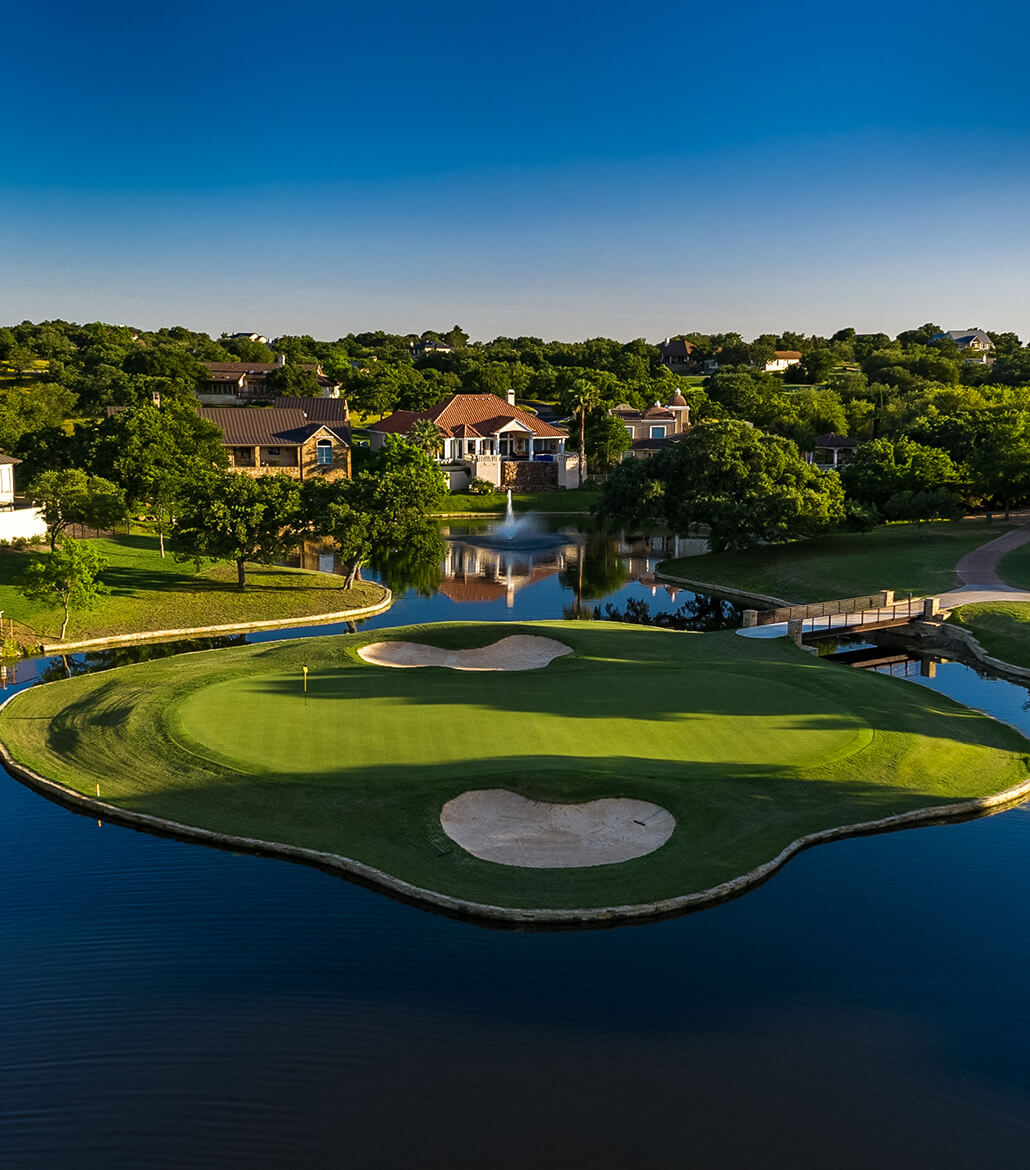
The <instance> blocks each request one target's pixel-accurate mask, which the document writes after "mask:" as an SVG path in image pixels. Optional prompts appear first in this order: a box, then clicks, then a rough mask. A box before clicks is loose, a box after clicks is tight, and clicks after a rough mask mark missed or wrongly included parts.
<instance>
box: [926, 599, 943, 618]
mask: <svg viewBox="0 0 1030 1170" xmlns="http://www.w3.org/2000/svg"><path fill="white" fill-rule="evenodd" d="M940 600H941V599H940V598H939V597H924V598H923V617H924V618H932V617H936V616H937V614H938V612H939V610H938V609H937V605H938V603H939V602H940Z"/></svg>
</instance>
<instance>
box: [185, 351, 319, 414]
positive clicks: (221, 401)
mask: <svg viewBox="0 0 1030 1170" xmlns="http://www.w3.org/2000/svg"><path fill="white" fill-rule="evenodd" d="M203 364H204V365H205V366H207V368H208V370H210V372H211V377H210V380H209V381H208V382H207V383H205V384H204V385H203V386H201V387H200V388H199V389H198V390H197V398H198V399H199V400H200V402H202V403H203V404H204V405H205V406H219V405H231V404H232V403H234V402H254V401H261V400H262V399H267V398H269V397H270V394H269V392H267V391H266V390H265V385H264V383H265V379H266V378H267V377H268V375H269V374H270V373H271V372H272V371H273V370H276V369H281V368H282V367H283V366H285V365H286V357H285V355H283V354H280V355H279V357H278V358H277V359H276V360H275V361H274V362H204V363H203ZM300 368H301V369H302V370H309V371H310V372H311V373H313V374H314V375H315V377H316V378H317V379H318V384H319V386H320V388H321V390H322V393H323V395H324V396H325V397H326V398H336V397H337V396H338V395H339V393H340V383H339V382H335V381H333V379H332V378H330V377H329V376H328V375H327V374H326V373H325V372H324V371H323V370H322V367H321V366H320V365H318V364H317V363H314V364H312V363H308V364H302V365H301V367H300Z"/></svg>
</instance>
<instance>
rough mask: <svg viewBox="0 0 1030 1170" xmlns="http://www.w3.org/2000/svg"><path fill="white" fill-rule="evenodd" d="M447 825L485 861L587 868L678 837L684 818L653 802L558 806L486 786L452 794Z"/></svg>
mask: <svg viewBox="0 0 1030 1170" xmlns="http://www.w3.org/2000/svg"><path fill="white" fill-rule="evenodd" d="M440 826H441V827H442V829H443V831H444V832H445V833H446V834H447V836H448V837H450V839H451V840H452V841H453V842H454V843H455V844H456V845H460V846H461V848H462V849H464V850H465V851H466V852H467V853H471V854H472V856H473V857H478V858H479V859H480V860H481V861H493V862H496V863H497V864H498V865H513V866H519V867H522V868H524V869H579V868H582V867H585V866H590V865H613V864H615V863H617V862H620V861H632V860H633V859H634V858H635V857H645V856H646V855H647V854H648V853H653V852H654V851H655V850H656V849H660V848H661V846H662V845H664V844H665V842H666V841H668V839H669V838H670V837H671V836H672V831H673V829H675V828H676V818H675V817H674V816H673V815H672V813H671V812H669V810H668V809H665V808H662V807H661V805H658V804H652V803H651V802H650V801H647V800H631V799H629V798H625V797H605V798H602V799H600V800H589V801H586V802H584V803H582V804H552V803H551V802H550V801H542V800H528V799H527V798H526V797H524V796H520V795H519V794H518V793H517V792H509V791H508V790H507V789H506V788H478V789H474V790H472V791H469V792H463V793H462V794H461V795H460V796H456V797H455V798H454V799H453V800H449V801H448V802H447V803H446V804H445V805H444V806H443V809H442V810H441V812H440Z"/></svg>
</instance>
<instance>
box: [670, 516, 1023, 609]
mask: <svg viewBox="0 0 1030 1170" xmlns="http://www.w3.org/2000/svg"><path fill="white" fill-rule="evenodd" d="M1009 528H1010V525H1006V524H1000V523H999V524H987V523H985V522H983V521H979V520H969V521H965V520H961V521H953V522H942V523H937V524H888V525H884V526H882V527H880V528H876V529H874V530H873V531H872V532H855V533H841V534H839V535H836V536H823V537H819V538H818V539H816V540H799V541H796V542H794V543H793V544H778V545H769V546H767V547H763V548H756V549H751V550H749V551H747V552H724V553H710V554H708V555H707V556H700V557H679V558H678V559H676V560H669V561H663V562H662V563H661V564H660V565H659V566H658V568H659V571H660V572H663V573H669V574H671V575H672V576H674V577H686V578H689V579H690V580H693V581H704V582H707V583H708V584H711V585H723V586H725V587H726V588H728V589H740V590H744V591H747V590H753V591H754V592H756V593H762V594H766V595H768V596H771V597H779V598H782V599H783V600H784V601H789V602H808V601H830V600H835V599H836V598H839V597H860V596H862V595H863V594H866V593H873V592H875V591H876V590H878V589H894V590H896V591H897V592H898V594H899V595H901V594H904V593H907V592H909V591H911V592H912V593H914V594H916V595H917V596H922V595H925V594H929V593H943V592H946V591H947V590H949V589H952V588H954V586H955V583H956V580H955V565H956V564H957V563H958V562H959V560H960V559H961V558H962V557H963V556H964V555H965V554H966V553H967V552H969V551H970V550H971V549H974V548H977V547H978V546H979V545H981V544H986V543H987V541H989V540H993V539H994V537H996V536H1001V535H1002V533H1004V532H1007V531H1008V530H1009ZM1013 555H1015V554H1013ZM1028 555H1030V554H1028ZM1027 565H1028V570H1030V561H1028V562H1027ZM1027 576H1028V578H1030V571H1028V574H1027Z"/></svg>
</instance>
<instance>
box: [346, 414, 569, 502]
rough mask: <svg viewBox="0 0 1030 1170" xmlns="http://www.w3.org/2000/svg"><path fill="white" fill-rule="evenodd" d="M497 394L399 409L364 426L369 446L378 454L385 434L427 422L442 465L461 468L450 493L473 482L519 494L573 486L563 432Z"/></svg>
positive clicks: (454, 475) (405, 431)
mask: <svg viewBox="0 0 1030 1170" xmlns="http://www.w3.org/2000/svg"><path fill="white" fill-rule="evenodd" d="M514 397H515V394H514V391H509V392H508V401H507V402H506V401H505V400H504V399H503V398H498V397H497V395H496V394H452V395H451V396H450V398H447V399H445V400H444V401H443V402H438V403H437V404H436V405H435V406H433V407H431V408H430V409H429V410H421V411H412V410H398V411H396V412H395V413H393V414H391V415H390V416H389V417H388V418H384V419H382V420H381V421H379V422H377V423H372V425H371V426H370V427H369V428H368V434H369V446H370V447H371V448H372V449H373V450H379V448H380V447H382V445H383V443H384V442H385V441H386V436H387V435H407V434H408V433H409V432H410V430H411V426H412V424H413V423H414V422H415V421H416V420H417V419H422V418H428V419H431V420H432V421H433V422H434V423H436V425H437V426H438V427H439V428H440V431H441V433H442V438H443V451H442V453H441V455H440V456H438V459H439V461H440V462H441V463H443V464H445V465H446V464H460V465H461V466H460V469H458V470H456V471H454V472H453V473H452V474H451V476H450V483H451V488H452V490H453V489H455V488H459V489H460V488H462V487H464V486H465V485H466V484H468V483H469V482H470V481H471V480H472V479H485V480H488V481H489V482H490V483H492V484H494V485H495V486H497V487H501V488H516V489H518V490H520V491H525V490H528V491H532V490H533V489H536V488H540V489H544V488H550V487H568V488H574V487H577V486H578V485H579V470H578V467H577V459H576V457H575V456H574V455H566V453H565V440H566V439H567V438H568V431H565V430H562V428H561V427H555V426H552V425H551V424H550V423H545V422H542V421H541V420H540V419H538V418H537V417H536V415H533V414H530V413H529V412H528V411H525V410H520V409H519V407H517V406H516V405H515V403H514Z"/></svg>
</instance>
